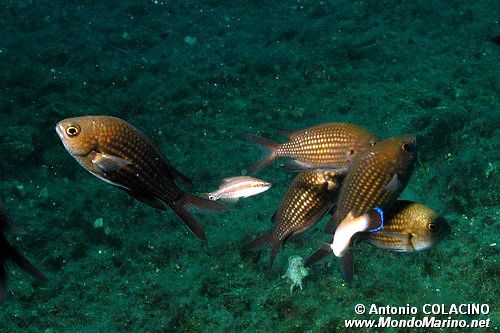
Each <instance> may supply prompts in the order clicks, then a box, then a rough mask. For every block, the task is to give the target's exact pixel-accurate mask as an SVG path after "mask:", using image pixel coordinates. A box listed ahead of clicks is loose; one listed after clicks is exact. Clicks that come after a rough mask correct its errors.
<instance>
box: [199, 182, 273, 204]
mask: <svg viewBox="0 0 500 333" xmlns="http://www.w3.org/2000/svg"><path fill="white" fill-rule="evenodd" d="M270 188H271V183H268V182H265V181H263V180H260V179H257V178H253V177H249V176H239V177H230V178H225V179H223V180H222V182H221V184H220V185H219V189H218V190H217V191H214V192H210V193H207V196H208V198H209V199H210V200H214V201H216V200H219V199H221V200H226V201H231V202H236V201H238V199H239V198H247V197H251V196H252V195H256V194H259V193H262V192H265V191H267V190H269V189H270Z"/></svg>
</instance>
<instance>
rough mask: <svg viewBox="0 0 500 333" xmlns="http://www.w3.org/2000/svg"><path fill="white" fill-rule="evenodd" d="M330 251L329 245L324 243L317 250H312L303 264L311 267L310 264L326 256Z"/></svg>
mask: <svg viewBox="0 0 500 333" xmlns="http://www.w3.org/2000/svg"><path fill="white" fill-rule="evenodd" d="M330 252H332V250H331V249H330V245H329V244H325V245H324V246H322V247H321V248H320V249H319V250H318V251H316V252H314V253H313V254H312V255H311V256H310V257H309V258H307V260H306V262H305V263H304V266H306V267H311V266H312V265H314V264H315V263H317V262H318V261H320V260H322V259H323V258H324V257H326V256H327V255H328V254H329V253H330Z"/></svg>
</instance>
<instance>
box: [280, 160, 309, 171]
mask: <svg viewBox="0 0 500 333" xmlns="http://www.w3.org/2000/svg"><path fill="white" fill-rule="evenodd" d="M281 167H282V168H283V169H285V170H286V171H290V172H299V171H305V170H314V167H313V166H311V165H310V164H307V163H304V162H300V161H297V160H288V161H286V162H284V163H283V164H281Z"/></svg>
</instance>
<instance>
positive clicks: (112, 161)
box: [92, 153, 132, 172]
mask: <svg viewBox="0 0 500 333" xmlns="http://www.w3.org/2000/svg"><path fill="white" fill-rule="evenodd" d="M92 163H94V165H96V166H97V167H98V168H99V169H100V170H101V171H103V172H114V171H118V170H120V169H122V168H124V167H126V166H127V165H129V164H131V163H132V162H130V161H127V160H125V159H123V158H121V157H118V156H114V155H109V154H106V153H95V156H94V158H93V159H92Z"/></svg>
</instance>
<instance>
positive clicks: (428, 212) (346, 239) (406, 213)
mask: <svg viewBox="0 0 500 333" xmlns="http://www.w3.org/2000/svg"><path fill="white" fill-rule="evenodd" d="M356 220H358V221H357V222H358V223H353V221H352V220H351V219H349V216H348V217H347V218H346V219H345V220H344V221H342V222H341V223H340V224H339V226H338V227H337V229H336V230H335V234H334V236H333V242H332V244H331V245H330V247H331V249H332V251H333V253H334V254H335V255H336V256H337V257H342V256H343V255H344V254H345V251H346V250H347V247H348V246H350V245H351V244H352V243H353V242H354V240H356V242H367V243H369V244H371V245H373V246H375V247H377V248H380V249H385V250H390V251H396V252H414V251H422V250H426V249H429V248H431V247H432V246H434V245H436V244H437V243H439V242H440V241H441V240H442V239H443V238H445V237H446V236H448V235H449V234H450V232H451V228H450V226H449V224H448V222H447V221H446V219H444V218H443V217H442V216H440V215H438V214H437V213H436V212H435V211H434V210H432V209H431V208H429V207H427V206H425V205H423V204H420V203H416V202H413V201H408V200H398V201H396V202H395V203H394V204H393V205H392V206H391V208H390V209H389V210H388V211H387V212H385V213H384V212H383V211H382V210H381V209H379V208H375V209H374V210H371V211H370V212H368V213H366V214H363V215H361V216H359V217H357V218H356Z"/></svg>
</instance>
